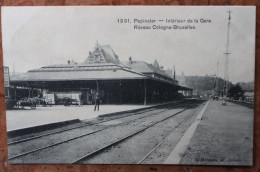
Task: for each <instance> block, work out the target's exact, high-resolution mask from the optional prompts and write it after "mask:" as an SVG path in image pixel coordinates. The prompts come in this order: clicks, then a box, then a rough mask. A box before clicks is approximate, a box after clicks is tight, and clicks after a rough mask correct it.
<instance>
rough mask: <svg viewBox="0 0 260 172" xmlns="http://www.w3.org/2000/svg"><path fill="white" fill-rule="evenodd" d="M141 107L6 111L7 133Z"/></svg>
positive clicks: (61, 107) (87, 107) (38, 108)
mask: <svg viewBox="0 0 260 172" xmlns="http://www.w3.org/2000/svg"><path fill="white" fill-rule="evenodd" d="M143 107H148V106H143V105H101V106H100V110H99V111H95V112H94V105H84V106H69V107H65V106H63V105H55V106H52V107H42V106H39V107H37V108H36V109H34V110H32V109H30V108H28V107H26V108H25V109H20V110H7V111H6V117H7V131H11V130H16V129H21V128H28V127H32V126H38V125H43V124H49V123H56V122H61V121H67V120H72V119H80V120H84V119H91V118H96V117H97V116H99V115H103V114H107V113H113V112H120V111H125V110H132V109H138V108H143Z"/></svg>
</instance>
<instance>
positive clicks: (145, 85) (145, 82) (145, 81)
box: [144, 79, 146, 106]
mask: <svg viewBox="0 0 260 172" xmlns="http://www.w3.org/2000/svg"><path fill="white" fill-rule="evenodd" d="M144 105H145V106H146V81H145V79H144Z"/></svg>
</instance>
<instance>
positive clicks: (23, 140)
mask: <svg viewBox="0 0 260 172" xmlns="http://www.w3.org/2000/svg"><path fill="white" fill-rule="evenodd" d="M184 102H187V100H183V101H178V102H174V103H171V104H167V105H165V106H161V108H165V107H170V106H172V105H174V106H177V105H179V103H184ZM154 110H158V109H157V108H151V109H146V110H141V111H139V112H130V113H126V114H125V115H123V116H119V117H114V118H113V117H112V118H110V119H107V120H102V121H99V122H94V123H90V124H89V123H87V124H83V125H79V126H76V127H70V128H66V129H63V130H59V131H53V132H48V133H45V134H40V135H36V136H33V137H29V138H24V139H20V140H16V141H11V142H8V146H9V145H13V144H19V143H22V142H26V141H30V140H33V139H38V138H41V137H44V136H49V135H53V134H58V133H62V132H66V131H70V130H74V129H79V128H83V127H87V126H91V125H97V124H102V123H105V122H108V121H112V120H116V119H121V118H125V117H126V116H127V117H129V116H134V115H138V114H142V113H146V112H150V111H154ZM166 110H167V109H164V110H161V111H159V112H157V113H161V112H164V111H166Z"/></svg>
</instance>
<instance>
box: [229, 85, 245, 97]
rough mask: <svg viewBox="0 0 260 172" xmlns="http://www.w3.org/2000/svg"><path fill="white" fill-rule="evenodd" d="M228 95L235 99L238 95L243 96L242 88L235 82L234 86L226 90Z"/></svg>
mask: <svg viewBox="0 0 260 172" xmlns="http://www.w3.org/2000/svg"><path fill="white" fill-rule="evenodd" d="M228 94H229V97H233V98H234V99H235V100H237V99H238V98H239V97H243V96H244V91H243V90H242V88H241V86H240V85H239V84H238V83H237V84H236V85H235V86H232V87H231V88H230V89H229V90H228Z"/></svg>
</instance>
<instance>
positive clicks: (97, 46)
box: [96, 41, 99, 49]
mask: <svg viewBox="0 0 260 172" xmlns="http://www.w3.org/2000/svg"><path fill="white" fill-rule="evenodd" d="M96 49H99V43H98V41H96Z"/></svg>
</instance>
